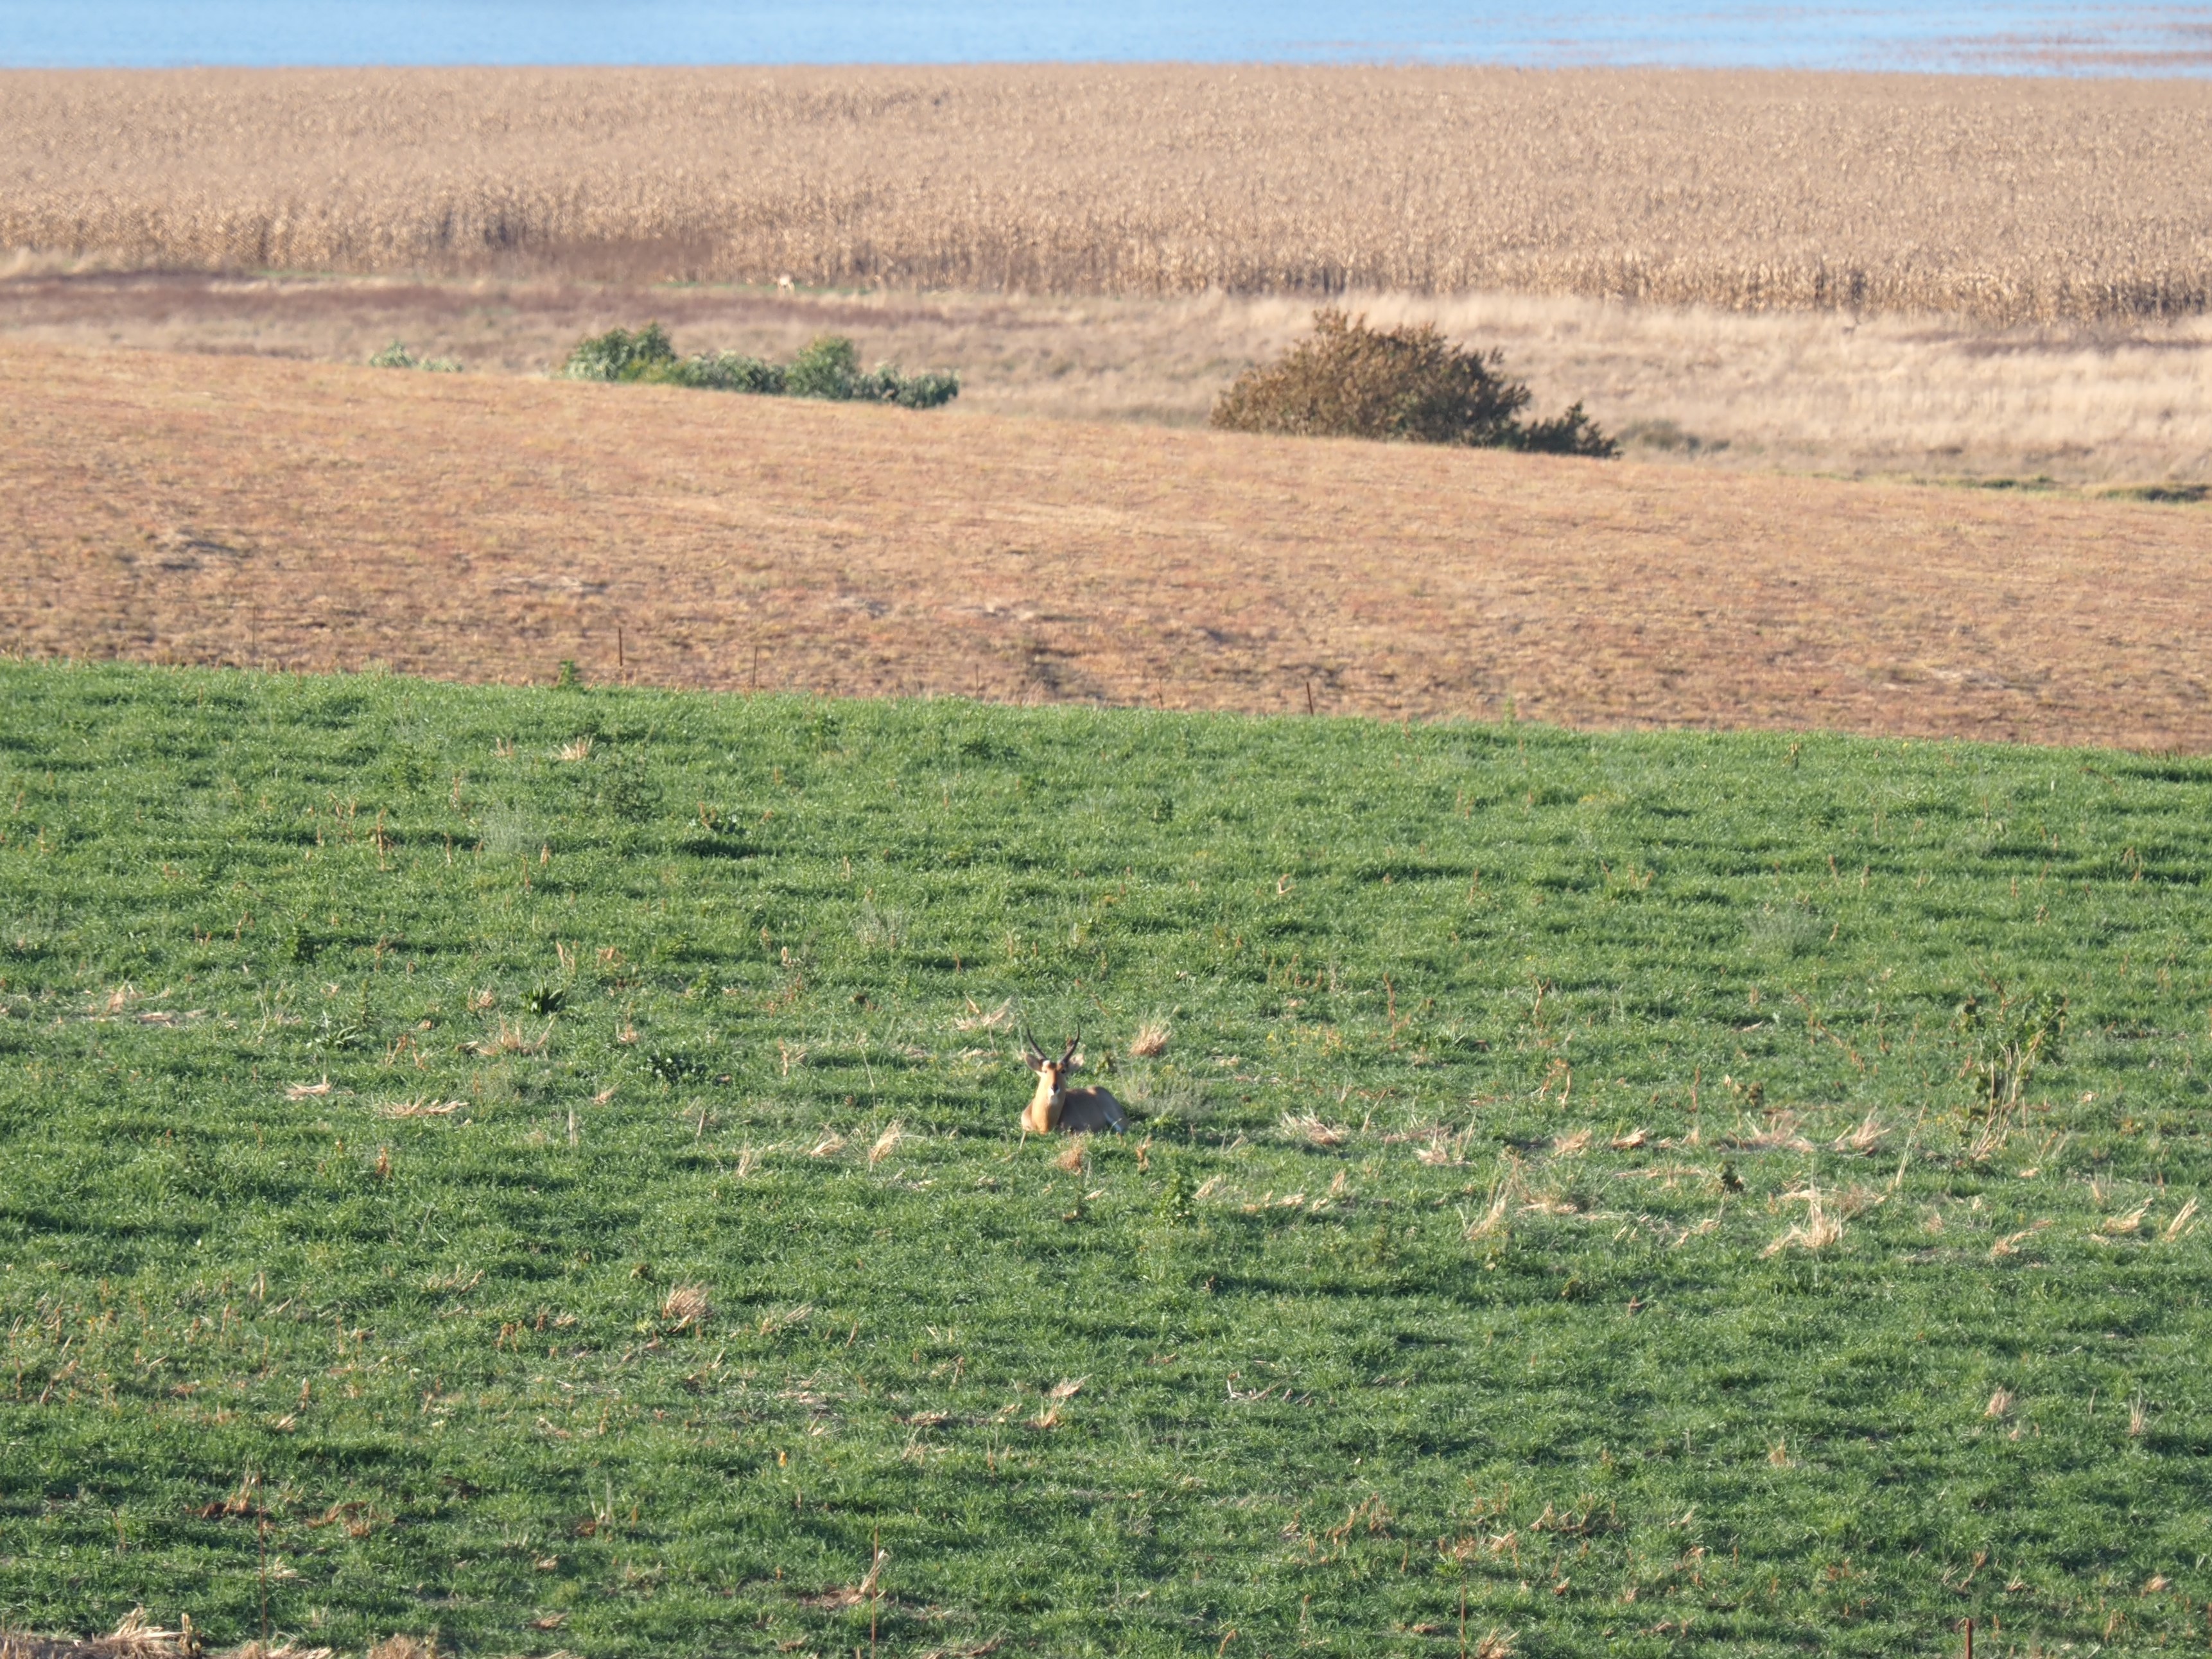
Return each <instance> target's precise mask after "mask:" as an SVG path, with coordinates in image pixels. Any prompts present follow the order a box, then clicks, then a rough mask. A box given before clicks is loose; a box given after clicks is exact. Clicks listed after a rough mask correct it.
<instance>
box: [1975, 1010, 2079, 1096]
mask: <svg viewBox="0 0 2212 1659" xmlns="http://www.w3.org/2000/svg"><path fill="white" fill-rule="evenodd" d="M1956 1025H1957V1029H1958V1032H1959V1036H1960V1042H1961V1044H1962V1045H1963V1047H1964V1048H1965V1049H1966V1060H1965V1062H1964V1064H1963V1065H1962V1066H1961V1067H1960V1075H1961V1076H1962V1077H1964V1078H1966V1079H1967V1080H1968V1081H1970V1082H1971V1083H1972V1085H1973V1088H1974V1105H1975V1109H1976V1111H1977V1112H1978V1113H1991V1114H1994V1113H1997V1112H2002V1111H2008V1110H2010V1109H2012V1108H2014V1107H2015V1106H2017V1105H2019V1104H2020V1097H2021V1093H2022V1092H2023V1091H2025V1090H2026V1089H2027V1083H2028V1079H2030V1078H2032V1077H2033V1076H2034V1075H2035V1073H2036V1070H2037V1068H2038V1067H2039V1066H2047V1065H2050V1064H2052V1063H2053V1062H2055V1061H2056V1060H2058V1058H2059V1049H2060V1042H2061V1039H2062V1038H2063V1036H2064V1035H2065V1030H2066V1002H2065V999H2064V998H2063V997H2055V996H2053V995H2051V994H2050V993H2049V992H2041V993H2038V994H2034V995H2032V996H2027V997H2010V996H2007V995H2006V994H2004V993H2003V992H2002V990H2000V991H1999V992H1998V994H1997V1005H1996V1007H1995V1008H1990V1007H1988V1006H1984V1004H1983V1002H1982V1001H1981V1000H1980V999H1979V998H1978V997H1972V996H1970V997H1968V998H1967V999H1966V1001H1964V1002H1963V1003H1961V1004H1960V1006H1959V1013H1958V1018H1957V1021H1956Z"/></svg>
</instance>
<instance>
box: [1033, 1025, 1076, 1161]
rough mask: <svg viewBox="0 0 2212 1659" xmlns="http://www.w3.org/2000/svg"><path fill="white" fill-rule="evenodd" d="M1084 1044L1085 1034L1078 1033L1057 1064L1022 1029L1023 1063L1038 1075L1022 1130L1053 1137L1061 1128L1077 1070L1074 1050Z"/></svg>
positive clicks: (1034, 1039) (1068, 1043) (1062, 1052)
mask: <svg viewBox="0 0 2212 1659" xmlns="http://www.w3.org/2000/svg"><path fill="white" fill-rule="evenodd" d="M1082 1041H1083V1033H1082V1032H1081V1031H1080V1030H1078V1031H1077V1032H1076V1034H1075V1035H1074V1036H1072V1037H1070V1038H1068V1040H1067V1047H1066V1048H1063V1049H1061V1050H1060V1058H1059V1059H1058V1060H1054V1059H1052V1058H1051V1057H1050V1056H1049V1055H1048V1054H1046V1053H1045V1051H1044V1050H1043V1049H1042V1048H1038V1047H1037V1043H1036V1038H1035V1037H1033V1036H1030V1033H1029V1030H1028V1028H1027V1027H1026V1026H1025V1027H1024V1028H1023V1030H1022V1059H1023V1060H1024V1062H1025V1063H1026V1064H1027V1065H1028V1066H1029V1068H1030V1070H1031V1071H1032V1072H1035V1073H1036V1074H1037V1083H1036V1094H1034V1095H1032V1096H1031V1097H1030V1103H1029V1105H1028V1106H1027V1107H1026V1108H1025V1109H1024V1110H1023V1112H1022V1127H1024V1129H1027V1130H1029V1131H1030V1133H1032V1134H1040V1135H1044V1134H1050V1133H1052V1132H1053V1131H1054V1129H1056V1128H1058V1127H1060V1109H1061V1107H1062V1106H1063V1105H1065V1104H1066V1098H1067V1077H1068V1074H1069V1073H1071V1072H1073V1071H1074V1070H1075V1069H1076V1065H1075V1048H1076V1045H1077V1044H1078V1043H1079V1042H1082Z"/></svg>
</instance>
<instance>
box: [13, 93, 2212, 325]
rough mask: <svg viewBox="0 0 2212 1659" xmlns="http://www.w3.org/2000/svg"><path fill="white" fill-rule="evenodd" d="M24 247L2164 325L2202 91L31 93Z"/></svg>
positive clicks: (2205, 103) (2189, 289) (2188, 214)
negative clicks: (1538, 297)
mask: <svg viewBox="0 0 2212 1659" xmlns="http://www.w3.org/2000/svg"><path fill="white" fill-rule="evenodd" d="M0 248H5V249H13V250H17V251H30V252H43V253H46V254H58V255H61V256H64V257H66V258H76V259H84V260H88V261H93V262H96V263H102V264H109V265H115V266H121V267H124V268H131V269H140V268H157V269H189V270H244V269H266V268H289V269H302V270H349V271H356V272H402V271H419V272H441V273H449V274H450V273H456V272H463V273H465V272H472V271H481V270H545V271H553V272H557V273H561V274H564V275H568V276H588V277H605V276H620V277H629V278H635V277H641V276H643V277H651V278H660V277H678V278H684V279H700V280H707V279H712V280H724V281H739V282H753V283H761V282H769V283H772V282H775V281H777V280H778V279H779V278H781V277H784V276H789V277H792V278H793V279H794V280H796V281H798V282H799V283H815V284H834V283H846V284H867V285H890V286H895V287H901V288H908V289H915V288H931V287H945V288H954V289H969V290H975V291H984V292H991V291H1012V290H1020V291H1030V292H1051V293H1062V294H1077V293H1117V294H1171V293H1190V292H1197V291H1201V290H1205V289H1227V290H1232V291H1248V292H1291V293H1297V294H1302V295H1317V294H1333V293H1335V292H1338V291H1340V290H1343V289H1346V288H1353V289H1376V290H1391V291H1401V292H1406V293H1412V294H1455V293H1466V292H1474V291H1482V290H1511V291H1517V292H1523V293H1550V294H1572V295H1595V296H1609V297H1619V298H1626V299H1633V300H1641V301H1658V302H1664V303H1670V304H1673V303H1696V304H1704V305H1712V306H1719V307H1729V308H1736V309H1752V310H1759V309H1773V308H1806V307H1813V308H1821V307H1837V308H1844V309H1848V310H1851V311H1854V312H1862V313H1863V312H1871V311H1924V312H1944V313H1960V314H1971V315H1973V316H1977V317H1981V318H1985V319H1997V320H2002V321H2021V320H2033V319H2116V318H2118V319H2131V318H2142V317H2156V316H2172V315H2177V314H2183V313H2195V312H2198V311H2202V310H2203V309H2205V308H2206V307H2207V304H2208V301H2212V84H2208V83H2207V82H2203V81H2190V80H2163V81H2160V80H2140V81H2095V80H2063V81H2062V80H2024V79H2001V78H1953V77H1936V76H1838V75H1816V74H1799V73H1778V72H1765V71H1657V70H1653V71H1635V72H1623V71H1597V70H1589V71H1580V70H1577V71H1557V72H1543V73H1530V72H1522V71H1511V70H1480V69H1413V68H1406V69H1297V68H1233V69H1227V68H1207V67H1197V66H1177V65H1161V66H1142V67H1132V68H1114V67H1089V66H1042V67H1020V68H1006V67H971V68H957V67H956V68H931V69H901V70H886V69H792V70H747V69H716V70H678V69H653V70H378V71H366V70H179V71H159V72H147V71H116V72H96V71H16V72H10V73H8V74H5V75H0Z"/></svg>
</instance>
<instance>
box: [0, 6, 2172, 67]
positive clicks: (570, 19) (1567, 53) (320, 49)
mask: <svg viewBox="0 0 2212 1659" xmlns="http://www.w3.org/2000/svg"><path fill="white" fill-rule="evenodd" d="M1170 58H1173V59H1183V60H1194V61H1200V62H1212V63H1224V62H1266V63H1304V64H1310V63H1406V62H1419V63H1492V64H1528V65H1559V64H1673V65H1692V64H1702V65H1710V66H1715V67H1733V66H1766V67H1784V68H1804V69H1855V70H1940V71H1998V72H2005V73H2025V74H2155V75H2176V74H2179V75H2203V74H2206V73H2208V72H2212V5H2194V6H2115V5H2092V4H2080V3H2071V4H2069V3H2020V0H1936V3H1931V4H1927V5H1903V4H1896V3H1875V4H1866V5H1856V6H1820V7H1794V6H1784V5H1747V4H1741V3H1733V4H1732V3H1726V0H1622V3H1620V4H1615V5H1607V6H1595V5H1591V6H1585V7H1577V6H1572V5H1569V6H1555V7H1550V8H1541V7H1532V6H1529V5H1525V4H1511V3H1499V0H1486V3H1474V4H1466V3H1462V4H1448V3H1439V0H1405V3H1395V4H1380V5H1357V4H1352V5H1347V4H1343V3H1326V0H1211V3H1206V0H1184V3H1177V0H1108V3H1070V0H1048V3H1032V4H1012V3H1004V0H998V3H994V0H897V3H893V0H621V3H617V0H344V3H333V0H76V3H61V0H0V64H5V65H8V66H10V67H33V68H36V67H64V66H68V67H83V66H101V65H141V66H154V65H168V64H836V63H872V64H945V63H987V62H993V63H1007V62H1017V63H1018V62H1044V61H1056V62H1112V61H1121V62H1128V61H1146V60H1159V59H1170Z"/></svg>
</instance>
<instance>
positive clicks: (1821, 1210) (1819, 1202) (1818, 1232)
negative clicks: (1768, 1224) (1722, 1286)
mask: <svg viewBox="0 0 2212 1659" xmlns="http://www.w3.org/2000/svg"><path fill="white" fill-rule="evenodd" d="M1800 1195H1801V1194H1789V1196H1790V1197H1797V1196H1800ZM1802 1197H1803V1198H1804V1200H1805V1219H1804V1220H1803V1222H1802V1223H1801V1224H1800V1225H1797V1226H1795V1227H1792V1228H1791V1229H1790V1231H1788V1232H1786V1233H1784V1234H1783V1235H1782V1237H1779V1238H1778V1239H1776V1240H1775V1241H1774V1242H1773V1243H1771V1244H1769V1245H1768V1246H1767V1247H1766V1248H1765V1249H1764V1250H1761V1251H1760V1252H1759V1254H1760V1255H1762V1256H1769V1255H1780V1254H1781V1253H1782V1252H1783V1251H1784V1250H1788V1249H1800V1250H1808V1251H1818V1250H1825V1249H1827V1248H1828V1247H1829V1246H1830V1245H1832V1244H1836V1243H1841V1242H1842V1240H1843V1237H1844V1218H1843V1217H1841V1216H1839V1215H1835V1214H1832V1213H1831V1212H1829V1210H1828V1208H1827V1206H1826V1202H1825V1201H1824V1200H1823V1199H1822V1197H1821V1195H1820V1188H1817V1187H1813V1188H1806V1189H1805V1190H1804V1192H1803V1193H1802Z"/></svg>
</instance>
